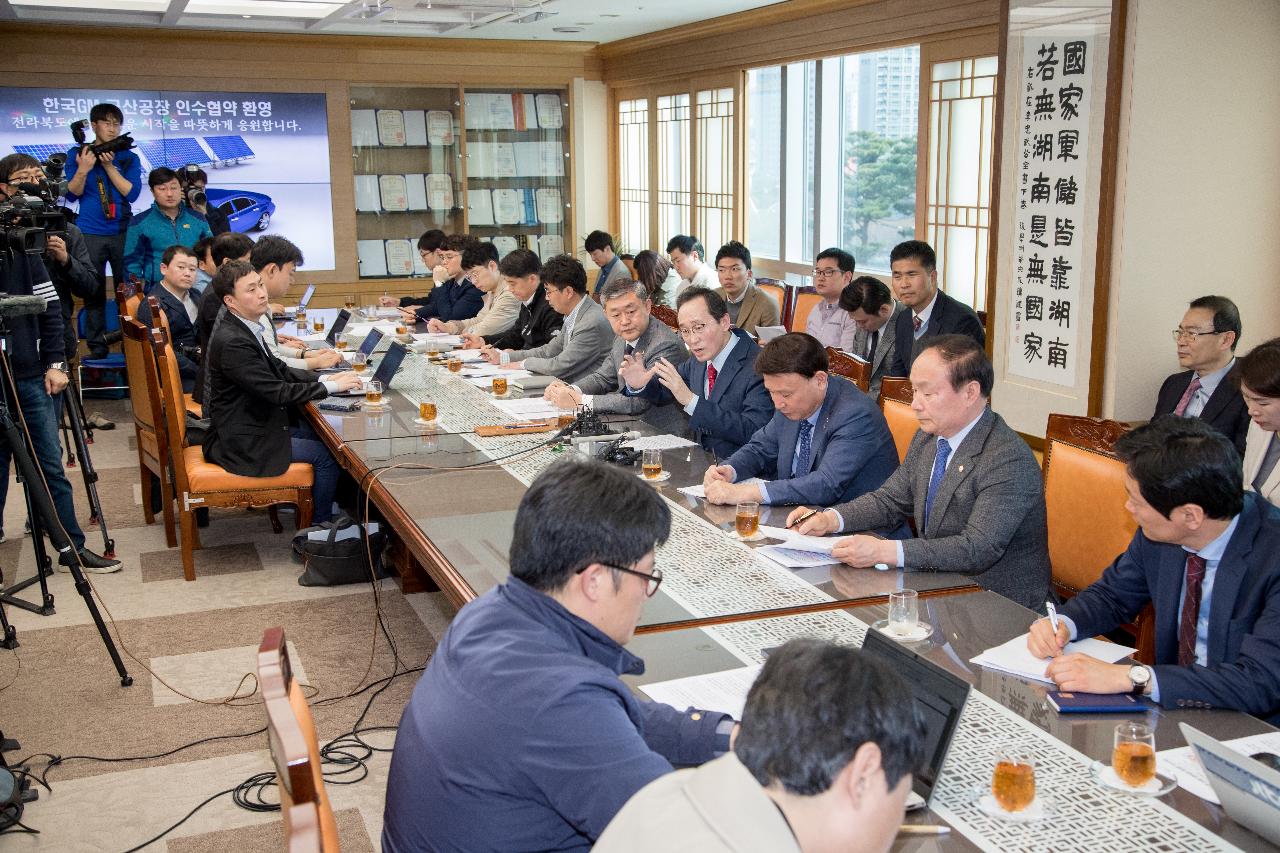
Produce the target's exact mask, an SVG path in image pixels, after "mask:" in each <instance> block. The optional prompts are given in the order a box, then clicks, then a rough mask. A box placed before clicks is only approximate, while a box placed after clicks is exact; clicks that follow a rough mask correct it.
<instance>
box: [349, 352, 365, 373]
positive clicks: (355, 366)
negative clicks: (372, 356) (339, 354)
mask: <svg viewBox="0 0 1280 853" xmlns="http://www.w3.org/2000/svg"><path fill="white" fill-rule="evenodd" d="M368 366H369V355H368V354H367V353H363V352H357V353H356V354H355V355H354V356H353V357H352V359H351V369H352V370H354V371H355V372H356V373H364V371H365V368H366V367H368Z"/></svg>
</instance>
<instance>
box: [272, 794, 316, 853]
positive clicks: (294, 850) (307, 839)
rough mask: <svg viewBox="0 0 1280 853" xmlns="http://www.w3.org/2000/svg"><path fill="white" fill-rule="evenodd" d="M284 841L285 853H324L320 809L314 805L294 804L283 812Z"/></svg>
mask: <svg viewBox="0 0 1280 853" xmlns="http://www.w3.org/2000/svg"><path fill="white" fill-rule="evenodd" d="M282 811H283V810H282ZM284 840H285V850H286V851H287V853H323V852H324V849H325V848H324V845H323V842H322V841H321V837H320V809H319V807H317V806H316V804H315V803H294V804H293V805H292V806H290V807H289V809H288V810H287V811H284Z"/></svg>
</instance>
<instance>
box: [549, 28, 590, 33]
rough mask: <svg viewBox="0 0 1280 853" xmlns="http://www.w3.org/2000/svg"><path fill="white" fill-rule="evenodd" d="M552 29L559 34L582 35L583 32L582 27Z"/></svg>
mask: <svg viewBox="0 0 1280 853" xmlns="http://www.w3.org/2000/svg"><path fill="white" fill-rule="evenodd" d="M551 29H552V30H553V31H554V32H557V33H580V32H582V27H552V28H551Z"/></svg>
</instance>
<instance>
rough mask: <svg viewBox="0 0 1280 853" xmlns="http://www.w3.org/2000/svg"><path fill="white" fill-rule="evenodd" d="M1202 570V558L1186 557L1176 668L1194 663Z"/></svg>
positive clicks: (1202, 578)
mask: <svg viewBox="0 0 1280 853" xmlns="http://www.w3.org/2000/svg"><path fill="white" fill-rule="evenodd" d="M1204 569H1205V562H1204V557H1201V556H1200V555H1199V554H1188V555H1187V583H1186V589H1185V590H1184V591H1183V593H1182V621H1181V623H1180V624H1179V625H1178V666H1191V665H1192V664H1193V663H1195V662H1196V622H1197V621H1199V619H1200V585H1201V583H1203V581H1204Z"/></svg>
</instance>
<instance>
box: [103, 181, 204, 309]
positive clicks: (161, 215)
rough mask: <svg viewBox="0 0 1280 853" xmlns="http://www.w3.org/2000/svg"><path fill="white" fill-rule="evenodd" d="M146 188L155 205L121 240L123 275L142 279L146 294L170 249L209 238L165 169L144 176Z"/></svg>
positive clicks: (177, 185) (180, 185) (138, 217)
mask: <svg viewBox="0 0 1280 853" xmlns="http://www.w3.org/2000/svg"><path fill="white" fill-rule="evenodd" d="M147 185H148V186H150V187H151V195H153V196H154V197H155V203H154V204H152V205H151V207H150V209H148V210H146V211H144V212H143V213H140V214H138V215H137V216H135V217H134V218H133V221H132V222H130V223H129V232H128V234H127V235H126V237H125V241H124V257H125V273H126V274H127V275H128V276H130V277H131V278H132V277H137V278H140V279H142V281H143V282H144V288H145V290H146V292H147V293H150V292H151V289H152V288H153V287H155V285H157V284H158V283H159V282H160V279H161V278H162V276H161V275H160V258H161V257H162V256H163V255H164V250H165V249H167V248H169V247H170V246H177V245H182V246H186V247H188V248H190V247H191V246H194V245H195V244H196V243H197V242H199V241H200V239H202V238H204V237H210V236H212V234H211V232H210V231H209V223H208V222H205V220H204V217H203V216H201V215H200V214H198V213H196V212H195V211H193V210H191V208H189V207H187V205H186V202H184V201H183V200H182V184H181V183H180V182H179V181H178V175H177V173H176V172H174V171H173V169H170V168H169V167H167V166H158V167H156V168H154V169H152V170H151V172H150V174H148V175H147Z"/></svg>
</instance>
